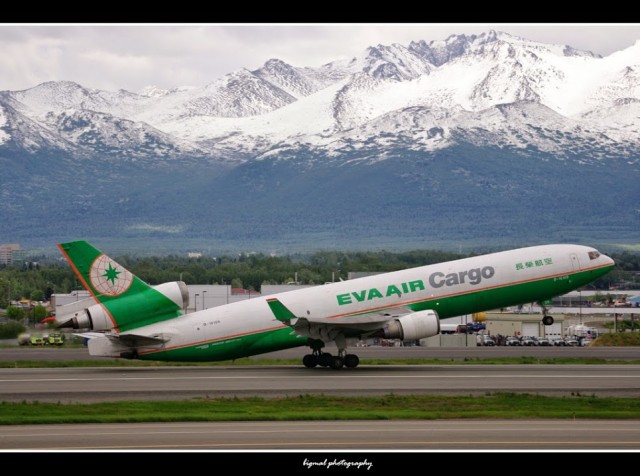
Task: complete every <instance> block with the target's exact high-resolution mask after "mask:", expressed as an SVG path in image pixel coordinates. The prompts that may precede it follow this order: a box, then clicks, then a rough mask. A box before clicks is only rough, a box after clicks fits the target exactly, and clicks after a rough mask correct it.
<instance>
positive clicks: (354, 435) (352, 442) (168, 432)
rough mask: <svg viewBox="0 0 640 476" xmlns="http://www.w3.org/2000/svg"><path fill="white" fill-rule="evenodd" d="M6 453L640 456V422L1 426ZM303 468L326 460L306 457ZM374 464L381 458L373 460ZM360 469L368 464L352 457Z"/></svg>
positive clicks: (372, 457) (0, 443) (0, 446)
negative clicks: (582, 452)
mask: <svg viewBox="0 0 640 476" xmlns="http://www.w3.org/2000/svg"><path fill="white" fill-rule="evenodd" d="M0 449H5V450H7V449H8V450H11V449H21V450H24V449H28V450H96V449H100V450H165V451H166V450H223V451H231V450H249V451H251V450H268V449H271V450H299V449H302V450H345V449H350V450H366V449H368V450H463V449H473V450H523V449H526V450H575V449H600V450H624V449H626V450H629V449H631V450H638V449H640V425H638V422H637V421H611V420H576V421H572V420H489V421H486V420H481V421H479V420H435V421H432V420H425V421H422V420H408V421H397V420H396V421H320V422H317V421H304V422H196V423H194V422H191V423H145V424H139V423H133V424H99V425H98V424H82V425H21V426H6V427H0ZM298 456H299V457H300V462H299V464H300V469H304V468H302V465H303V461H304V459H305V458H306V459H307V461H322V460H324V457H322V455H319V456H318V455H314V454H313V453H310V452H304V453H302V454H299V455H298ZM367 456H368V457H369V458H368V461H369V462H372V461H373V462H374V464H375V460H376V458H375V454H367ZM350 457H351V459H350V460H351V461H353V462H357V461H362V460H363V458H362V457H359V456H357V455H351V456H350V455H349V454H346V455H344V456H343V458H346V459H349V458H350Z"/></svg>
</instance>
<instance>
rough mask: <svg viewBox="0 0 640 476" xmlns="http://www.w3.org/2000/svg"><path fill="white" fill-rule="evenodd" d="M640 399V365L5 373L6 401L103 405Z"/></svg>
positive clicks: (0, 382)
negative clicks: (288, 399)
mask: <svg viewBox="0 0 640 476" xmlns="http://www.w3.org/2000/svg"><path fill="white" fill-rule="evenodd" d="M487 392H529V393H537V394H542V395H571V394H575V393H580V394H585V395H602V396H605V395H608V396H627V397H628V396H633V397H640V365H412V366H399V365H398V366H389V365H384V366H375V365H371V366H367V365H363V366H361V367H358V368H357V369H342V370H339V371H335V370H331V369H327V368H315V369H306V368H304V367H297V366H251V367H249V366H238V367H234V366H215V367H131V368H119V367H93V368H83V367H79V368H50V369H41V368H37V369H31V368H28V369H23V368H5V369H0V401H5V402H10V401H13V402H20V401H36V400H37V401H41V402H62V403H69V402H99V401H122V400H180V399H190V398H214V397H234V396H237V397H246V396H261V397H269V396H285V395H287V396H292V395H304V394H326V395H384V394H389V393H395V394H465V395H469V394H484V393H487Z"/></svg>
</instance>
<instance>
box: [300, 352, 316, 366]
mask: <svg viewBox="0 0 640 476" xmlns="http://www.w3.org/2000/svg"><path fill="white" fill-rule="evenodd" d="M302 364H303V365H304V366H305V367H307V368H308V369H312V368H314V367H315V366H316V365H318V358H317V357H316V356H315V355H313V354H307V355H305V356H304V357H303V358H302Z"/></svg>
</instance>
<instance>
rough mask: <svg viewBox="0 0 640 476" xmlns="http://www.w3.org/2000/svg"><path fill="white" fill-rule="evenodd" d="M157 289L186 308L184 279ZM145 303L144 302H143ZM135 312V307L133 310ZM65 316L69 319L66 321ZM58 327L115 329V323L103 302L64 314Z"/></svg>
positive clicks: (187, 299) (187, 292) (97, 329)
mask: <svg viewBox="0 0 640 476" xmlns="http://www.w3.org/2000/svg"><path fill="white" fill-rule="evenodd" d="M153 288H154V289H155V290H156V291H159V292H160V293H162V294H164V295H165V296H166V297H168V298H169V299H171V300H172V301H173V302H174V303H176V305H178V306H179V307H181V308H183V309H184V308H186V307H187V306H188V304H189V289H188V288H187V285H186V284H185V283H183V282H182V281H172V282H169V283H163V284H160V285H158V286H154V287H153ZM142 304H143V305H144V303H142ZM131 311H132V312H135V309H132V310H131ZM65 318H68V320H66V321H65ZM60 321H63V322H62V323H61V324H59V325H58V327H70V328H73V329H90V330H93V331H105V330H109V329H113V328H114V327H116V326H115V324H114V323H113V322H112V321H111V317H110V316H109V314H107V312H106V311H105V309H104V307H103V306H102V305H101V304H94V305H93V306H89V307H87V308H86V309H84V310H82V311H79V312H76V313H74V314H73V316H72V317H68V316H64V317H62V319H60Z"/></svg>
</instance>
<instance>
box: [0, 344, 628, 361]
mask: <svg viewBox="0 0 640 476" xmlns="http://www.w3.org/2000/svg"><path fill="white" fill-rule="evenodd" d="M327 350H328V351H329V352H333V353H334V354H335V353H336V351H335V346H333V345H329V346H327ZM350 351H352V352H354V353H356V354H358V355H359V356H360V359H363V360H366V359H441V360H464V359H488V358H501V357H522V356H524V357H540V358H594V359H620V360H630V359H635V360H640V347H553V346H550V347H475V346H473V347H417V346H416V347H354V348H353V349H350ZM308 352H309V348H308V347H297V348H294V349H287V350H280V351H277V352H270V353H267V354H261V355H255V356H253V357H251V359H255V360H260V359H300V361H302V356H303V355H304V354H306V353H308ZM25 360H57V361H61V360H116V359H105V358H101V357H92V356H90V355H89V351H88V350H87V349H86V348H65V347H60V348H50V347H17V346H16V347H12V348H11V347H9V348H4V349H0V361H4V362H7V361H9V362H11V361H25Z"/></svg>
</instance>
